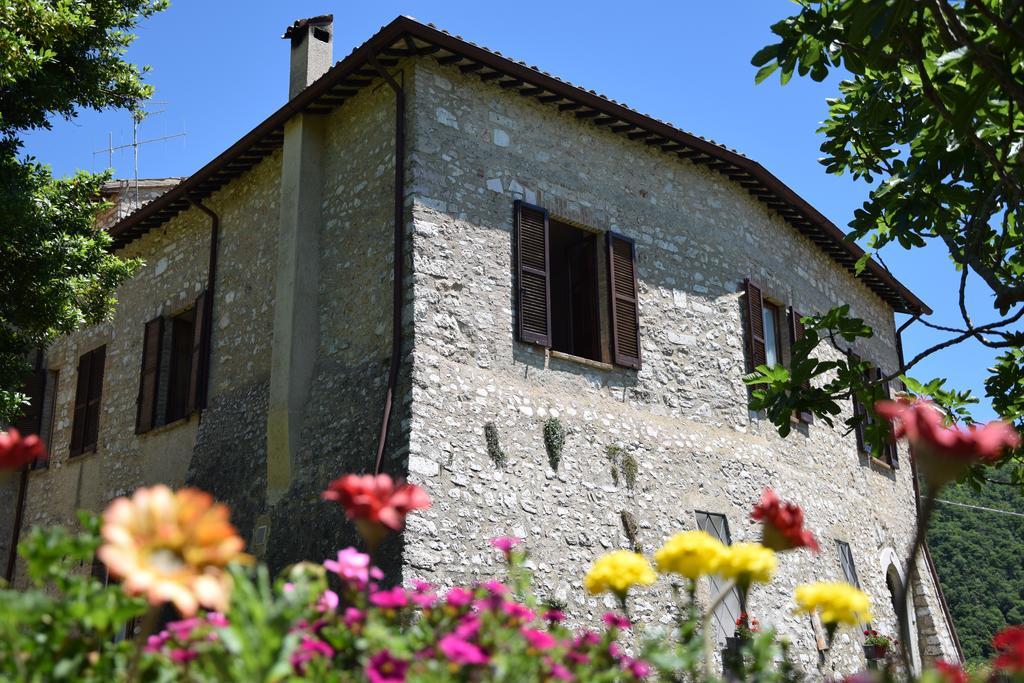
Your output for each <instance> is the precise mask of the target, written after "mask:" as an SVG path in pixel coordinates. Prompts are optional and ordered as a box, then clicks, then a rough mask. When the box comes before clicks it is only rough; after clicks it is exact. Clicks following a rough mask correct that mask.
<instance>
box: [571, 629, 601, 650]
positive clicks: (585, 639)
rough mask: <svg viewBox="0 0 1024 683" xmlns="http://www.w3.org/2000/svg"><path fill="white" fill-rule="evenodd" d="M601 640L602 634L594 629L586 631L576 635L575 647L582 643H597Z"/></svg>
mask: <svg viewBox="0 0 1024 683" xmlns="http://www.w3.org/2000/svg"><path fill="white" fill-rule="evenodd" d="M600 642H601V636H599V635H598V634H597V633H596V632H594V631H584V632H583V633H581V634H579V635H578V636H576V640H575V641H573V647H580V646H582V645H597V644H598V643H600Z"/></svg>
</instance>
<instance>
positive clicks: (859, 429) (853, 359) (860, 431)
mask: <svg viewBox="0 0 1024 683" xmlns="http://www.w3.org/2000/svg"><path fill="white" fill-rule="evenodd" d="M849 361H850V364H851V365H853V364H856V363H859V362H860V356H858V355H857V354H855V353H851V354H849ZM851 400H852V401H853V414H854V416H860V417H864V416H865V415H866V414H867V413H866V412H865V410H864V406H862V405H861V403H860V401H858V400H857V397H856V396H851ZM853 432H854V434H855V435H856V436H857V451H858V452H860V453H866V452H867V450H866V448H865V444H864V420H863V419H862V420H861V421H860V422H858V423H857V426H856V427H855V428H854V430H853Z"/></svg>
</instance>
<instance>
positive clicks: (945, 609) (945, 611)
mask: <svg viewBox="0 0 1024 683" xmlns="http://www.w3.org/2000/svg"><path fill="white" fill-rule="evenodd" d="M920 318H921V313H917V314H916V315H914V316H913V317H912V318H910V319H908V320H907V321H906V322H904V323H903V324H902V325H900V326H899V328H898V329H897V330H896V353H897V354H899V361H900V369H901V370H902V369H903V364H904V363H905V362H906V360H905V358H904V356H903V331H904V330H905V329H907V328H908V327H910V326H911V325H912V324H914V323H915V322H916V321H917V320H919V319H920ZM910 479H911V481H912V482H913V484H914V509H915V511H916V513H917V514H915V515H914V516H915V518H916V519H918V520H920V517H921V487H920V485H919V483H918V479H917V463H916V462H915V461H914V456H913V455H911V456H910ZM921 554H922V555H923V556H924V561H925V564H926V565H927V566H928V573H929V574H931V576H932V583H933V584H935V595H936V596H937V597H938V599H939V607H941V608H942V615H943V616H944V617H945V619H946V623H947V624H949V632H950V635H952V636H953V647H954V648H956V653H957V655H958V656H959V657H960V661H961V662H963V661H964V650H963V647H962V646H961V645H960V634H958V633H957V632H956V624H954V623H953V615H952V614H951V613H950V611H949V604H948V603H947V602H946V594H945V593H943V592H942V584H941V583H940V582H939V572H938V570H937V569H936V568H935V562H934V561H933V560H932V553H931V550H929V548H928V539H927V538H926V539H925V541H924V544H923V546H922V553H921ZM911 580H912V577H910V576H908V577H906V581H907V583H908V584H909V583H910V581H911ZM913 608H914V609H915V610H916V609H917V606H916V605H914V606H913ZM922 654H924V653H922Z"/></svg>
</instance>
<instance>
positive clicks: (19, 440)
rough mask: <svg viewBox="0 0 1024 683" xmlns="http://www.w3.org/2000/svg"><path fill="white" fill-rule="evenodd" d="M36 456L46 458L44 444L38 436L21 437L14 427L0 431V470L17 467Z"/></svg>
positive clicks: (27, 462)
mask: <svg viewBox="0 0 1024 683" xmlns="http://www.w3.org/2000/svg"><path fill="white" fill-rule="evenodd" d="M36 458H42V459H45V458H46V446H45V445H44V444H43V440H42V439H40V438H39V437H38V436H36V435H35V434H31V435H29V436H24V437H23V436H22V435H21V433H20V432H19V431H18V430H17V429H15V428H14V427H11V428H10V429H8V430H7V431H6V432H0V470H16V469H19V468H21V467H23V466H25V465H27V464H29V463H30V462H32V461H33V460H35V459H36Z"/></svg>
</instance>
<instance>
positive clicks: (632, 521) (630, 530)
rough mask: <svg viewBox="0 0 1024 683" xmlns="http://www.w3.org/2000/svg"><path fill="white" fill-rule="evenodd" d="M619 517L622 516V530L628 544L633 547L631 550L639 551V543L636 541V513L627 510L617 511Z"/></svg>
mask: <svg viewBox="0 0 1024 683" xmlns="http://www.w3.org/2000/svg"><path fill="white" fill-rule="evenodd" d="M619 517H621V518H622V530H623V531H624V532H625V533H626V538H627V539H628V540H629V545H630V547H631V548H632V549H633V552H637V553H638V552H641V549H640V543H639V541H637V529H638V528H639V527H638V526H637V522H636V515H634V514H633V513H632V512H630V511H629V510H623V511H622V512H620V513H619Z"/></svg>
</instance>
